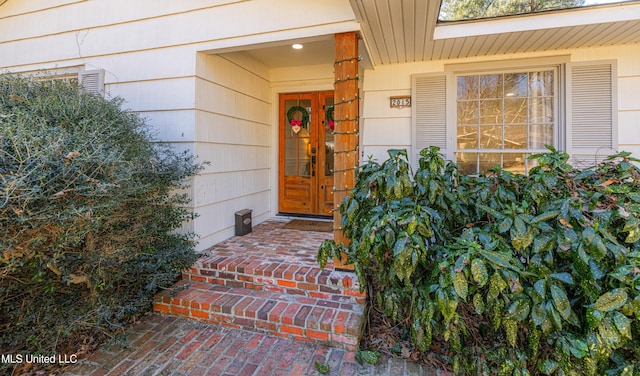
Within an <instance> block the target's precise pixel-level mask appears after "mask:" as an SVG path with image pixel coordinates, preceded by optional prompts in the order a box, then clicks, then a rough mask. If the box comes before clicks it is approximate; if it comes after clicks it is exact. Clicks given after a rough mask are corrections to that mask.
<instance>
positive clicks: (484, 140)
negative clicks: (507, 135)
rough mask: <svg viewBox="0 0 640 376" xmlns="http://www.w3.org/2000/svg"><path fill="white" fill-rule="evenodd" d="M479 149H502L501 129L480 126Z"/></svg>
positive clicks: (496, 126)
mask: <svg viewBox="0 0 640 376" xmlns="http://www.w3.org/2000/svg"><path fill="white" fill-rule="evenodd" d="M480 149H502V127H501V126H499V125H481V126H480Z"/></svg>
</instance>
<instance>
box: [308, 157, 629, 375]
mask: <svg viewBox="0 0 640 376" xmlns="http://www.w3.org/2000/svg"><path fill="white" fill-rule="evenodd" d="M549 149H550V151H551V152H550V153H548V154H540V155H536V156H533V158H535V159H537V162H538V167H535V168H533V169H532V170H531V171H530V174H529V175H528V176H524V175H515V174H511V173H509V172H507V171H504V170H501V169H495V170H492V174H491V175H489V176H480V177H469V176H464V175H461V174H459V173H458V172H457V170H456V167H455V165H453V164H445V162H444V160H443V159H442V157H441V156H440V155H439V154H438V148H430V149H425V150H423V151H422V152H421V155H422V158H421V159H420V161H419V164H420V166H419V169H418V171H417V172H416V173H415V175H413V176H412V175H411V168H410V166H409V164H408V162H407V154H406V152H405V151H398V150H394V151H390V153H389V155H390V158H389V159H388V160H387V161H385V162H384V163H382V165H379V164H377V163H375V162H369V163H366V164H365V165H363V166H362V167H361V169H360V171H359V174H358V178H357V182H356V187H355V189H354V190H353V192H352V193H351V194H350V195H349V196H347V198H346V199H345V200H344V202H343V203H342V205H341V206H340V211H341V214H342V216H343V219H342V227H343V231H344V233H345V235H346V236H347V238H348V239H349V240H350V243H349V245H348V246H344V245H342V244H339V245H337V244H335V243H334V242H333V241H327V242H325V243H324V244H323V245H322V247H321V249H320V252H319V254H318V258H319V262H320V263H321V265H324V263H325V262H326V261H327V258H328V257H331V256H334V255H335V254H337V253H338V252H340V251H343V252H346V254H347V255H348V258H349V260H350V261H351V262H353V264H354V266H355V271H356V273H357V274H358V276H359V277H360V279H361V281H363V285H362V286H363V289H364V285H365V283H369V284H370V285H371V286H373V291H375V293H374V294H372V295H373V296H372V301H373V303H374V306H375V308H377V309H379V310H381V311H383V312H384V314H385V315H386V316H388V317H390V318H392V319H393V320H394V321H395V322H396V323H397V324H398V325H400V326H401V327H403V328H404V329H405V331H406V333H407V334H408V335H410V336H411V339H412V341H413V343H414V344H415V345H416V347H417V348H418V349H419V350H420V351H423V352H426V351H429V349H430V346H431V344H432V341H433V340H436V339H437V340H439V341H446V342H447V343H448V346H449V349H450V352H451V354H453V355H452V357H451V358H450V362H451V365H452V367H453V369H454V372H455V373H456V374H465V375H476V374H478V375H479V374H483V375H484V374H498V375H512V374H513V375H530V374H545V375H551V374H554V375H605V374H606V375H638V374H640V362H639V361H638V359H640V340H639V339H640V229H639V224H640V192H639V188H640V180H639V177H640V170H639V169H638V168H637V167H636V166H635V165H634V164H633V163H632V162H633V161H636V162H637V160H632V159H631V158H630V156H629V154H628V153H620V154H618V155H616V156H613V157H610V158H608V159H607V160H605V161H604V162H603V163H601V164H599V165H597V166H594V167H591V168H587V169H583V170H577V169H574V168H573V167H572V166H570V165H569V164H567V160H568V155H567V154H566V153H562V152H557V151H555V150H554V149H553V148H549ZM370 291H372V290H370Z"/></svg>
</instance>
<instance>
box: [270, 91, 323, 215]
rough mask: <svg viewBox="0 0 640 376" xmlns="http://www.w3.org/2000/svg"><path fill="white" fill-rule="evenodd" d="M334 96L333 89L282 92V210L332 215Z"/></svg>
mask: <svg viewBox="0 0 640 376" xmlns="http://www.w3.org/2000/svg"><path fill="white" fill-rule="evenodd" d="M333 97H334V92H333V90H331V91H319V92H305V93H287V94H280V105H279V112H280V116H279V140H280V142H279V143H280V145H279V146H280V148H279V170H278V171H279V172H278V175H279V179H278V180H279V184H278V211H279V212H280V213H283V214H306V215H316V216H330V215H332V211H331V210H332V209H333V207H334V203H333V170H334V158H333V157H334V155H333V152H334V135H333V130H334V121H333V115H332V114H333V103H334V102H333Z"/></svg>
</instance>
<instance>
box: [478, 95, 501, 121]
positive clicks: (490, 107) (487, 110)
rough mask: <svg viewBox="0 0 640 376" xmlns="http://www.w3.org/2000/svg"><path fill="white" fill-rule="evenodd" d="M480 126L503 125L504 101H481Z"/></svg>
mask: <svg viewBox="0 0 640 376" xmlns="http://www.w3.org/2000/svg"><path fill="white" fill-rule="evenodd" d="M480 124H502V99H493V100H481V101H480Z"/></svg>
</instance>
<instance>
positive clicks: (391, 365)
mask: <svg viewBox="0 0 640 376" xmlns="http://www.w3.org/2000/svg"><path fill="white" fill-rule="evenodd" d="M283 226H284V222H281V221H267V222H264V223H262V224H260V225H258V226H256V227H254V229H253V230H254V231H253V232H252V233H251V234H248V235H245V236H238V237H233V238H231V239H228V240H226V241H224V242H222V243H219V244H217V245H215V246H214V247H212V248H211V249H210V250H209V251H207V252H206V253H205V254H203V256H202V257H201V258H200V260H199V261H198V262H197V263H196V264H195V265H194V266H193V267H192V268H191V269H189V270H187V271H185V273H184V274H183V281H181V282H180V283H179V284H178V287H179V289H177V290H175V289H173V290H165V291H163V292H161V293H160V294H158V296H157V297H156V298H157V300H156V304H155V305H154V309H155V311H156V312H159V313H163V314H165V315H170V316H181V317H168V316H163V315H160V314H158V313H155V314H152V315H149V316H146V317H145V318H144V319H143V320H142V321H141V322H140V323H138V324H136V325H134V326H133V327H131V328H130V329H129V330H128V332H127V334H126V336H127V338H128V343H129V345H128V346H127V347H126V348H121V347H116V346H112V347H104V348H102V349H100V350H99V351H97V352H96V353H95V354H93V355H92V356H90V357H89V358H87V359H85V360H83V361H82V362H81V363H79V364H77V365H75V366H74V367H72V368H70V369H69V370H68V372H67V375H69V376H79V375H134V376H135V375H183V376H187V375H189V376H190V375H215V376H219V375H296V376H297V375H319V372H318V371H317V370H316V367H315V362H318V363H320V364H323V365H329V366H330V372H329V373H328V374H330V375H394V376H395V375H430V376H431V375H434V376H435V375H444V374H445V373H446V372H444V371H442V372H441V371H436V370H433V369H428V368H423V367H421V366H420V365H417V364H414V363H408V362H405V361H402V360H398V359H395V358H383V359H381V361H380V363H379V364H378V365H376V366H373V365H370V364H366V363H365V364H364V365H359V364H358V363H357V362H356V361H355V354H356V353H355V351H354V350H355V349H356V347H357V339H358V335H359V323H360V320H361V316H362V311H363V308H362V307H363V306H364V296H363V295H362V294H360V293H359V292H358V282H357V279H356V278H355V275H354V274H353V273H347V272H339V271H335V270H332V268H333V266H332V265H331V264H329V265H328V266H327V269H325V270H320V269H319V267H318V265H317V262H316V255H317V250H318V247H319V245H320V243H321V242H322V241H323V240H324V239H327V238H329V237H331V236H332V235H331V233H321V232H311V231H298V230H290V229H284V228H283ZM247 329H248V330H247ZM329 345H331V346H329ZM446 374H448V373H446Z"/></svg>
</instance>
